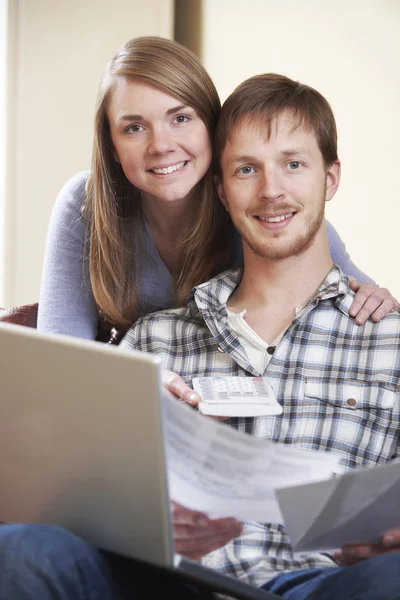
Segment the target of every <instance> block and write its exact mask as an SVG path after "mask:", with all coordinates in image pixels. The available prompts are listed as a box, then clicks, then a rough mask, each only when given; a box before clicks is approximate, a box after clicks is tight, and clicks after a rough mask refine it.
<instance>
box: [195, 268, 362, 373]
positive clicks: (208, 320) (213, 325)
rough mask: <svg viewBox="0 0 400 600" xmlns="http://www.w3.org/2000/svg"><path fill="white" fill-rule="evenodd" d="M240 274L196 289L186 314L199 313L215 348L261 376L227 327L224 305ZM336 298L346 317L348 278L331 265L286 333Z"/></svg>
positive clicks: (238, 270) (235, 272)
mask: <svg viewBox="0 0 400 600" xmlns="http://www.w3.org/2000/svg"><path fill="white" fill-rule="evenodd" d="M242 275H243V268H242V267H239V268H236V269H230V270H228V271H225V272H224V273H221V274H220V275H218V276H217V277H214V278H213V279H211V280H210V281H208V282H206V283H202V284H200V285H198V286H196V287H195V288H194V289H193V290H192V292H191V294H190V296H189V299H188V307H189V310H190V314H191V315H192V316H195V315H196V314H199V313H200V314H201V315H202V317H203V319H204V322H205V324H206V326H207V328H208V329H209V331H210V332H211V334H212V336H213V337H214V339H215V341H216V342H217V344H218V346H219V347H220V348H221V350H223V351H224V352H226V353H227V354H229V355H230V356H231V357H232V358H233V360H235V361H236V362H237V363H238V364H239V365H240V366H241V367H242V368H243V369H245V370H246V371H248V372H249V373H251V374H252V375H253V376H255V377H260V376H262V375H263V373H260V372H258V371H257V370H256V369H255V368H254V367H253V365H252V364H250V363H249V361H248V358H247V354H246V352H245V350H244V348H243V347H242V345H241V343H240V341H239V339H238V337H237V335H236V333H235V332H233V331H231V330H230V328H229V327H228V326H227V322H228V312H227V307H226V304H227V302H228V299H229V297H230V295H231V294H232V293H233V291H234V290H235V288H236V287H237V286H238V285H239V283H240V281H241V279H242ZM329 298H336V300H335V305H336V307H337V308H338V309H339V310H340V311H341V312H342V313H344V314H345V315H346V316H349V310H350V306H351V304H352V301H353V295H352V293H351V291H350V287H349V278H348V277H347V276H346V275H343V273H342V271H341V269H340V267H339V266H338V265H333V266H332V268H331V269H330V271H329V272H328V274H327V276H326V277H325V279H324V281H323V282H322V283H321V285H320V286H319V288H318V289H317V290H316V292H315V294H314V295H313V296H312V298H311V299H310V300H309V301H308V303H307V304H306V305H305V306H304V307H303V308H302V309H301V310H300V311H299V312H298V314H297V315H296V317H295V318H294V319H293V321H292V323H291V324H290V325H289V327H288V330H289V329H290V328H292V327H294V326H295V324H296V322H297V320H298V319H300V318H304V316H305V315H306V314H308V313H309V312H310V311H311V310H313V309H314V308H315V307H316V306H317V305H318V303H319V302H320V301H321V300H328V299H329Z"/></svg>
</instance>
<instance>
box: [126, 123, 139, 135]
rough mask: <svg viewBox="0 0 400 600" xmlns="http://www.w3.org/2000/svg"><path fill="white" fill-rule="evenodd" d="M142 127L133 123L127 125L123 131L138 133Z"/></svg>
mask: <svg viewBox="0 0 400 600" xmlns="http://www.w3.org/2000/svg"><path fill="white" fill-rule="evenodd" d="M142 129H143V127H142V126H141V125H138V124H137V123H135V124H133V125H129V127H127V128H126V129H125V131H126V132H128V133H139V132H140V131H142Z"/></svg>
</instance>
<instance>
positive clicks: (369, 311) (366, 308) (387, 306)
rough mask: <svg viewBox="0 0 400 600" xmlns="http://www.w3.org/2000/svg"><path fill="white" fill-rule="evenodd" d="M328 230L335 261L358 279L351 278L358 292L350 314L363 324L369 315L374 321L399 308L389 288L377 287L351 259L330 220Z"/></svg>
mask: <svg viewBox="0 0 400 600" xmlns="http://www.w3.org/2000/svg"><path fill="white" fill-rule="evenodd" d="M326 230H327V233H328V241H329V248H330V251H331V256H332V260H333V262H334V263H336V264H338V265H339V267H340V268H341V269H342V271H343V272H344V273H345V274H346V275H350V276H351V277H353V278H355V279H356V280H357V281H354V280H353V281H352V280H350V286H351V288H352V289H353V290H354V291H355V292H356V295H355V297H354V300H353V304H352V305H351V308H350V314H351V316H352V317H355V320H356V322H357V323H358V324H359V325H362V324H363V323H365V321H367V319H369V317H371V319H372V320H373V321H380V320H381V319H383V317H385V316H386V315H387V314H388V313H389V312H390V311H391V310H393V309H394V308H399V303H398V302H397V300H396V299H395V298H394V297H393V296H392V295H391V293H390V292H389V290H387V289H386V288H379V287H377V286H376V284H375V283H374V282H373V281H372V279H371V278H370V277H368V276H367V275H366V274H365V273H363V272H362V271H360V269H358V268H357V267H356V266H355V264H354V263H353V262H352V261H351V260H350V256H349V255H348V253H347V252H346V246H345V245H344V243H343V242H342V240H341V239H340V237H339V235H338V233H337V231H336V229H335V228H334V227H333V225H331V224H330V223H329V222H328V221H326ZM360 284H361V285H360Z"/></svg>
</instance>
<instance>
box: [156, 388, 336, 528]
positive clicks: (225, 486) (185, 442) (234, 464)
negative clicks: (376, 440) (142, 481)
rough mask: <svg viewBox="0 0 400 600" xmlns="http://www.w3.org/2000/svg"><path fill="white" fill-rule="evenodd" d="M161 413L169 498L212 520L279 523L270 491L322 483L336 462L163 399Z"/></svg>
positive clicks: (277, 510)
mask: <svg viewBox="0 0 400 600" xmlns="http://www.w3.org/2000/svg"><path fill="white" fill-rule="evenodd" d="M163 409H164V416H165V418H164V422H165V439H166V450H167V467H168V482H169V488H170V496H171V498H172V499H173V500H175V501H176V502H178V503H179V504H182V505H183V506H186V507H188V508H191V509H193V510H200V511H202V512H205V513H207V514H208V515H209V516H210V517H212V518H217V517H228V516H229V517H236V518H238V519H241V520H246V521H249V520H255V521H272V522H279V523H282V522H283V520H282V519H283V517H282V513H281V510H280V508H279V503H278V501H277V498H276V494H275V490H276V489H277V488H280V487H282V486H284V485H299V484H303V483H305V482H315V481H321V480H324V479H327V478H328V477H330V476H331V474H332V471H333V470H334V468H335V466H336V465H337V462H338V458H337V456H335V455H334V454H333V453H332V454H331V453H323V452H313V451H311V450H302V449H300V448H295V447H293V446H290V445H285V444H276V443H274V442H270V441H267V440H261V439H257V438H254V437H251V436H250V435H246V434H244V433H241V432H238V431H236V430H235V429H233V428H231V427H227V426H226V425H224V424H223V423H220V422H218V421H215V420H213V419H210V418H209V417H205V416H204V415H201V414H200V413H196V412H194V410H193V409H192V408H190V407H189V406H187V405H185V404H183V403H179V402H177V400H176V398H172V397H171V396H169V395H168V394H167V393H165V398H164V405H163Z"/></svg>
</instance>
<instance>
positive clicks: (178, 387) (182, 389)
mask: <svg viewBox="0 0 400 600" xmlns="http://www.w3.org/2000/svg"><path fill="white" fill-rule="evenodd" d="M163 385H164V387H165V389H166V390H168V391H169V392H170V393H171V394H173V395H174V396H176V397H177V398H179V400H183V402H186V404H190V405H191V406H197V405H198V403H199V402H200V400H201V396H200V394H198V393H197V392H195V391H194V390H192V388H191V387H189V386H188V385H187V383H185V382H184V381H183V379H182V377H180V376H179V375H177V374H176V373H173V372H172V371H167V370H165V371H164V372H163ZM228 418H229V417H210V419H214V420H215V421H225V420H226V419H228Z"/></svg>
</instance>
